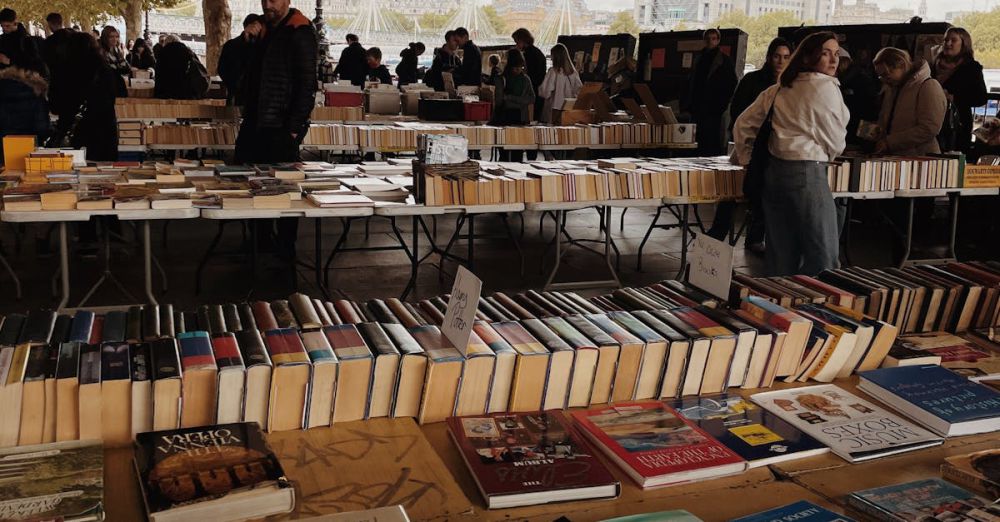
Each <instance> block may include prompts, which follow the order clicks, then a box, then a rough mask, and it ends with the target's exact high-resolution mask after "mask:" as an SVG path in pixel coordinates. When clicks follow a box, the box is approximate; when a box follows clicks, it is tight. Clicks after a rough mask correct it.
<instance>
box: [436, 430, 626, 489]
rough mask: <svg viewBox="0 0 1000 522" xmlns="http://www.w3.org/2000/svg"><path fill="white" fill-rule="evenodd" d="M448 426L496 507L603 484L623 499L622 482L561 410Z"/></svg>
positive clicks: (467, 462)
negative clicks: (512, 499)
mask: <svg viewBox="0 0 1000 522" xmlns="http://www.w3.org/2000/svg"><path fill="white" fill-rule="evenodd" d="M447 422H448V431H449V433H450V434H451V437H452V439H453V440H454V442H455V444H456V446H458V450H459V452H461V454H462V458H463V459H464V460H465V463H466V466H467V467H468V468H469V471H470V472H471V473H472V476H473V478H474V479H475V481H476V484H477V485H478V486H479V490H480V492H481V493H482V495H483V497H484V498H485V499H486V500H487V504H490V505H491V506H492V504H491V502H492V500H493V498H494V497H502V496H508V495H530V494H532V493H541V492H552V491H560V490H576V489H582V488H596V487H601V486H611V488H612V492H611V493H612V495H613V496H617V493H618V487H619V484H618V481H617V480H615V478H614V476H612V475H611V472H610V471H608V469H607V468H606V467H604V465H603V464H601V462H600V460H598V459H597V457H596V456H595V454H594V451H593V449H592V448H591V447H590V446H589V445H588V444H587V443H586V442H584V441H583V440H582V439H580V438H579V436H578V435H576V434H575V433H574V432H573V431H572V429H571V427H570V425H569V423H568V422H567V420H566V418H565V417H564V416H563V414H562V413H561V412H559V411H548V412H534V413H511V414H507V413H498V414H493V415H481V416H468V417H449V418H448V420H447ZM571 498H572V497H571ZM533 503H536V502H533Z"/></svg>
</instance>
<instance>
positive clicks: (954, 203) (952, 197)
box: [948, 192, 961, 259]
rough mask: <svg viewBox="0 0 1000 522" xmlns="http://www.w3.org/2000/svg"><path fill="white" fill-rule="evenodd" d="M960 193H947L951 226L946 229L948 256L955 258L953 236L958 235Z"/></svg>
mask: <svg viewBox="0 0 1000 522" xmlns="http://www.w3.org/2000/svg"><path fill="white" fill-rule="evenodd" d="M960 197H961V195H960V194H959V193H958V192H949V193H948V202H949V203H951V228H950V229H949V231H948V257H949V258H951V259H957V258H958V256H957V255H955V237H956V236H957V235H958V200H959V199H960Z"/></svg>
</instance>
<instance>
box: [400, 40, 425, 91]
mask: <svg viewBox="0 0 1000 522" xmlns="http://www.w3.org/2000/svg"><path fill="white" fill-rule="evenodd" d="M422 54H424V44H423V43H422V42H410V44H409V45H408V46H407V47H406V49H403V50H402V51H400V52H399V57H400V60H399V64H398V65H396V78H398V80H397V81H398V82H399V84H398V85H399V86H400V87H402V86H404V85H409V84H411V83H417V66H418V65H419V64H418V61H417V58H419V57H420V55H422Z"/></svg>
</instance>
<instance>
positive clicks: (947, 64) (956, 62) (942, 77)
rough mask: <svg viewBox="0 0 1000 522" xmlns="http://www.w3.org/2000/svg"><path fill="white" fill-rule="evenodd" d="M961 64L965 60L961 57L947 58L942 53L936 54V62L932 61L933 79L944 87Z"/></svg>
mask: <svg viewBox="0 0 1000 522" xmlns="http://www.w3.org/2000/svg"><path fill="white" fill-rule="evenodd" d="M963 63H965V60H964V59H963V58H962V57H961V56H956V57H954V58H949V57H947V56H945V54H944V53H940V54H938V57H937V60H935V61H934V79H936V80H937V81H938V83H940V84H942V85H944V84H945V82H947V81H948V80H949V79H950V78H951V75H952V74H954V73H955V70H956V69H958V67H959V66H960V65H962V64H963Z"/></svg>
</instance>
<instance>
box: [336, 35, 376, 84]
mask: <svg viewBox="0 0 1000 522" xmlns="http://www.w3.org/2000/svg"><path fill="white" fill-rule="evenodd" d="M345 40H346V41H347V47H345V48H344V50H343V51H341V52H340V59H339V60H337V66H336V67H335V68H334V69H333V74H335V75H337V78H338V79H340V80H343V81H348V82H351V84H352V85H357V86H358V87H360V86H362V85H364V84H365V77H367V76H368V56H367V55H365V48H364V47H362V46H361V42H360V41H359V40H358V35H356V34H348V35H347V36H346V37H345Z"/></svg>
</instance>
